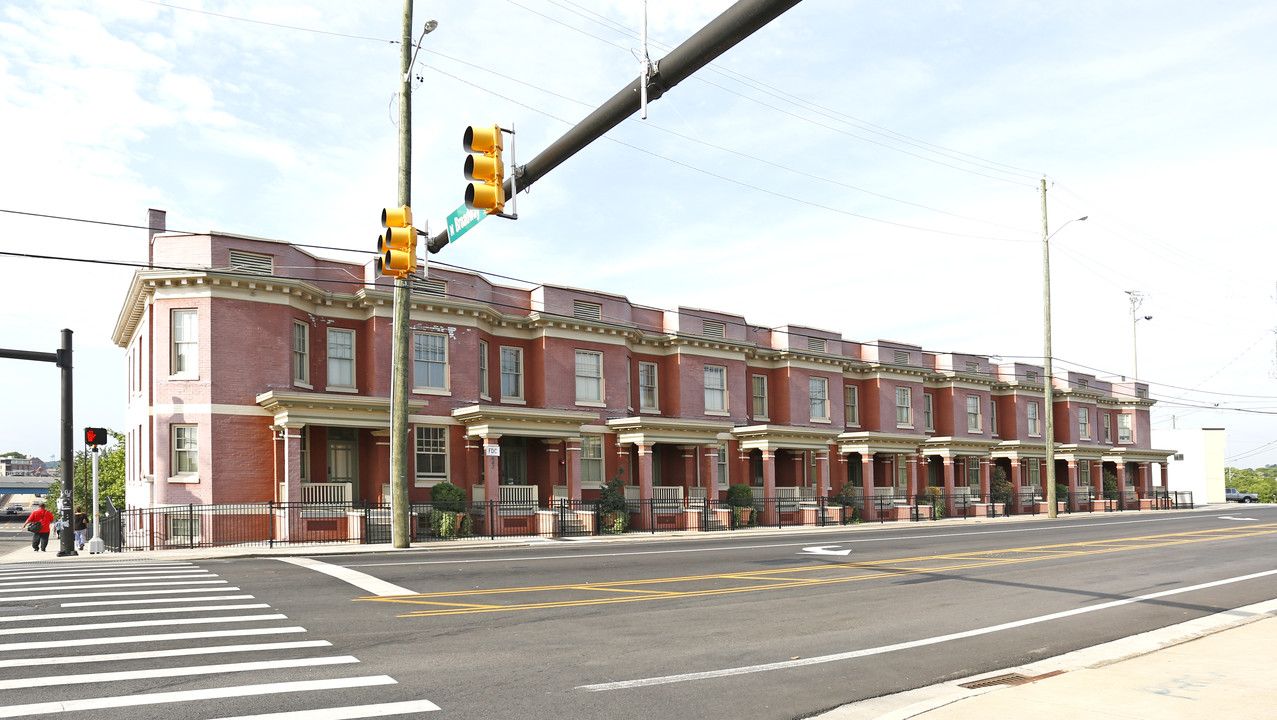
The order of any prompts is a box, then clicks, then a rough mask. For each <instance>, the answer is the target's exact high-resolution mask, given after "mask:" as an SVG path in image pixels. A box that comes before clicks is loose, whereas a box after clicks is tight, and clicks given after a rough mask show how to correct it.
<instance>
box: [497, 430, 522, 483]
mask: <svg viewBox="0 0 1277 720" xmlns="http://www.w3.org/2000/svg"><path fill="white" fill-rule="evenodd" d="M500 481H501V484H502V485H527V484H528V444H527V439H526V438H521V437H511V438H504V437H503V438H501V478H500Z"/></svg>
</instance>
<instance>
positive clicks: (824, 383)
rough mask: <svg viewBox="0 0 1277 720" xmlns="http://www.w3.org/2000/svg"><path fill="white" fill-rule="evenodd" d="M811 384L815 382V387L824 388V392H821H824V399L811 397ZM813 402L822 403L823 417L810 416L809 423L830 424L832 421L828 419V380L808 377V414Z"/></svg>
mask: <svg viewBox="0 0 1277 720" xmlns="http://www.w3.org/2000/svg"><path fill="white" fill-rule="evenodd" d="M813 382H815V383H816V384H817V385H820V386H823V387H824V390H823V392H824V397H823V398H816V397H813V396H812V392H811V390H812V383H813ZM814 400H820V401H821V402H822V404H823V405H824V411H825V414H824V415H812V416H811V421H812V422H814V423H826V424H828V423H831V422H832V420H831V419H830V412H829V378H822V377H809V378H807V408H808V411H809V412H810V410H811V406H812V401H814Z"/></svg>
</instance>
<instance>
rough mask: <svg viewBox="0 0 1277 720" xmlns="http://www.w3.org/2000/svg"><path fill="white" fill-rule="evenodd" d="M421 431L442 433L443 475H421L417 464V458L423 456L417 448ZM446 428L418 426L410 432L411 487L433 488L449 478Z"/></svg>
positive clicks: (449, 468)
mask: <svg viewBox="0 0 1277 720" xmlns="http://www.w3.org/2000/svg"><path fill="white" fill-rule="evenodd" d="M423 430H433V431H438V432H442V434H443V474H442V475H439V474H438V473H423V472H422V471H421V467H420V463H418V462H417V456H418V455H421V454H423V453H422V452H421V451H420V450H419V449H418V448H419V447H420V446H421V435H422V431H423ZM448 449H449V448H448V428H447V426H440V425H418V426H416V427H415V428H413V432H412V465H413V472H412V475H413V485H414V486H415V487H434V486H435V485H437V484H439V483H441V482H444V481H445V480H447V479H448V478H449V472H450V471H451V467H450V463H449V459H450V458H449V455H450V453H449V452H448Z"/></svg>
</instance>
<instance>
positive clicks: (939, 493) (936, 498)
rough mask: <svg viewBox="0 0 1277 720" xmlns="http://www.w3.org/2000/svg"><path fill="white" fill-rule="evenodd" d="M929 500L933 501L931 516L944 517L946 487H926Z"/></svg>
mask: <svg viewBox="0 0 1277 720" xmlns="http://www.w3.org/2000/svg"><path fill="white" fill-rule="evenodd" d="M925 492H926V495H927V502H929V503H931V517H932V519H934V520H940V519H942V518H943V517H944V488H939V487H935V486H934V485H932V486H929V487H928V488H927V489H926V491H925Z"/></svg>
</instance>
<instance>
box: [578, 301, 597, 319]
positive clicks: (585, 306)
mask: <svg viewBox="0 0 1277 720" xmlns="http://www.w3.org/2000/svg"><path fill="white" fill-rule="evenodd" d="M572 317H574V318H576V319H578V320H594V321H598V320H602V319H603V306H602V305H600V304H598V303H592V302H582V301H580V300H573V301H572Z"/></svg>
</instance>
